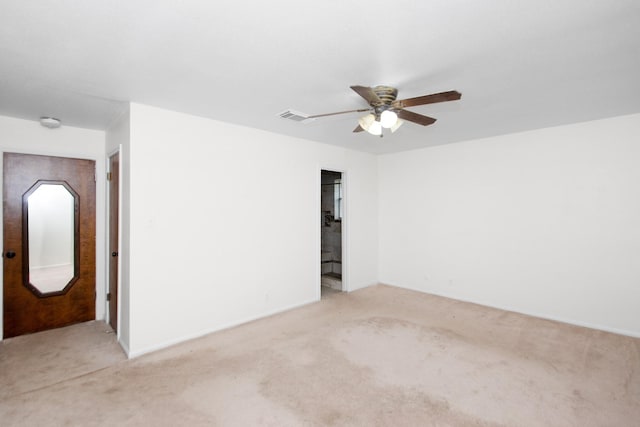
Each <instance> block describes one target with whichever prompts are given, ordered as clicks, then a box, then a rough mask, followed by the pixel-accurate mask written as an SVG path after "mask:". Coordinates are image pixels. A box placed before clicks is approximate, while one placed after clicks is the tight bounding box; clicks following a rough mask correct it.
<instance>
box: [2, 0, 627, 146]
mask: <svg viewBox="0 0 640 427" xmlns="http://www.w3.org/2000/svg"><path fill="white" fill-rule="evenodd" d="M639 76H640V2H639V1H638V0H611V1H604V0H602V1H601V0H537V1H526V2H525V1H508V0H484V1H468V0H467V1H463V0H447V1H445V0H442V1H433V0H430V1H424V0H423V1H419V0H415V1H411V0H396V1H388V0H387V1H382V0H368V1H353V0H342V1H324V2H301V1H294V0H271V1H268V2H261V1H240V0H216V1H207V0H186V1H179V2H177V1H169V0H161V1H159V0H129V1H124V0H122V1H86V0H59V1H47V2H41V1H24V0H0V115H6V116H12V117H19V118H25V119H33V120H37V118H38V117H40V116H54V117H58V118H60V119H62V121H63V124H67V125H69V126H78V127H86V128H93V129H106V128H107V127H108V125H109V123H110V121H111V120H113V119H114V117H115V116H116V115H117V114H118V112H119V111H120V110H121V109H122V106H123V103H124V102H126V101H132V102H139V103H143V104H149V105H154V106H158V107H162V108H167V109H171V110H176V111H181V112H185V113H189V114H194V115H198V116H204V117H210V118H213V119H218V120H222V121H226V122H230V123H236V124H240V125H246V126H251V127H255V128H260V129H265V130H268V131H272V132H276V133H281V134H286V135H292V136H296V137H300V138H306V139H310V140H314V141H319V142H324V143H328V144H335V145H339V146H344V147H350V148H354V149H356V150H363V151H368V152H372V153H385V152H393V151H400V150H407V149H412V148H418V147H426V146H431V145H438V144H445V143H450V142H456V141H462V140H468V139H474V138H481V137H486V136H492V135H499V134H506V133H511V132H518V131H523V130H528V129H535V128H540V127H548V126H555V125H561V124H568V123H574V122H579V121H585V120H592V119H598V118H604V117H611V116H616V115H623V114H630V113H638V112H640V77H639ZM378 84H385V85H391V86H394V87H397V88H398V89H399V96H398V98H409V97H414V96H419V95H425V94H429V93H434V92H442V91H446V90H458V91H459V92H461V93H462V99H461V100H460V101H454V102H449V103H443V104H436V105H427V106H421V107H413V108H411V109H412V110H413V111H416V112H418V113H421V114H425V115H429V116H432V117H435V118H437V119H438V121H437V122H436V123H435V124H434V125H432V126H428V127H422V126H418V125H415V124H412V123H406V124H405V125H404V126H403V127H402V128H400V129H399V130H398V131H397V132H396V133H394V134H393V135H388V136H386V137H385V138H382V139H381V138H377V137H374V136H372V135H369V134H367V133H366V132H361V133H358V134H354V133H352V130H353V129H354V128H355V127H356V125H357V119H358V117H359V116H358V114H345V115H341V116H333V117H328V118H324V119H317V120H316V121H314V122H313V123H310V124H301V123H296V122H293V121H290V120H285V119H281V118H279V117H278V116H277V114H278V113H279V112H281V111H283V110H285V109H288V108H291V109H295V110H297V111H300V112H303V113H307V114H320V113H327V112H333V111H342V110H349V109H355V108H361V107H366V103H365V101H364V100H363V99H362V98H360V97H359V96H358V95H357V94H355V93H354V92H353V91H352V90H351V89H349V86H351V85H364V86H375V85H378Z"/></svg>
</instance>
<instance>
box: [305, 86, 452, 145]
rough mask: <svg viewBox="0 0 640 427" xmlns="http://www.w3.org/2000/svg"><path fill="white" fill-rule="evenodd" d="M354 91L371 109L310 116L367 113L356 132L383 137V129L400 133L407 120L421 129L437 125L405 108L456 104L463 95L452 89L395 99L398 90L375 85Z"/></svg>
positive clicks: (354, 87) (356, 88) (359, 121)
mask: <svg viewBox="0 0 640 427" xmlns="http://www.w3.org/2000/svg"><path fill="white" fill-rule="evenodd" d="M351 89H353V91H354V92H356V93H357V94H358V95H360V96H361V97H362V98H364V99H365V100H366V101H367V102H368V103H369V108H362V109H357V110H349V111H340V112H337V113H327V114H316V115H313V116H308V117H309V118H317V117H326V116H334V115H337V114H346V113H356V112H364V111H366V112H368V114H366V115H364V116H362V117H360V119H358V127H356V128H355V129H354V130H353V131H354V132H362V131H367V132H368V133H370V134H372V135H376V136H380V137H382V136H383V135H382V129H389V130H390V131H391V132H392V133H393V132H395V131H396V130H398V128H399V127H400V126H402V124H403V123H404V122H405V121H409V122H412V123H416V124H419V125H421V126H428V125H431V124H433V123H435V122H436V119H434V118H433V117H428V116H423V115H422V114H418V113H414V112H413V111H409V110H405V108H406V107H415V106H418V105H426V104H435V103H438V102H446V101H456V100H458V99H460V98H461V97H462V94H460V92H458V91H455V90H451V91H448V92H440V93H434V94H431V95H423V96H418V97H415V98H408V99H402V100H396V97H397V96H398V90H397V89H396V88H393V87H391V86H375V87H373V88H371V87H367V86H351Z"/></svg>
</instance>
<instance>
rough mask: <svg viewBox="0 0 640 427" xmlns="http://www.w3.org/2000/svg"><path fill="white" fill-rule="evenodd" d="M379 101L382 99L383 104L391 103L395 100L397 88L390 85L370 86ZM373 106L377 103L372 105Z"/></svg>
mask: <svg viewBox="0 0 640 427" xmlns="http://www.w3.org/2000/svg"><path fill="white" fill-rule="evenodd" d="M372 89H373V91H374V92H375V94H376V95H378V98H380V101H382V104H383V105H391V103H392V102H393V101H395V100H396V97H397V96H398V89H396V88H394V87H391V86H376V87H374V88H372ZM373 106H374V107H375V106H377V105H373Z"/></svg>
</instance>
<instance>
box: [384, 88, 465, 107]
mask: <svg viewBox="0 0 640 427" xmlns="http://www.w3.org/2000/svg"><path fill="white" fill-rule="evenodd" d="M461 97H462V94H461V93H460V92H458V91H456V90H450V91H448V92H441V93H433V94H431V95H424V96H417V97H415V98H409V99H400V100H396V101H393V102H392V103H391V105H392V106H393V107H394V108H405V107H415V106H416V105H425V104H435V103H437V102H445V101H457V100H458V99H460V98H461Z"/></svg>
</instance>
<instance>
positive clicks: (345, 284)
mask: <svg viewBox="0 0 640 427" xmlns="http://www.w3.org/2000/svg"><path fill="white" fill-rule="evenodd" d="M323 170H325V171H331V172H338V173H340V174H341V175H342V176H341V178H340V179H341V183H342V221H341V234H342V236H341V239H342V254H341V260H342V292H350V287H349V270H350V268H349V217H350V216H349V172H348V170H346V169H344V168H342V167H335V166H330V165H319V166H318V169H317V176H316V300H318V301H319V300H320V299H321V291H322V279H321V276H322V267H321V265H322V171H323Z"/></svg>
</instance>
